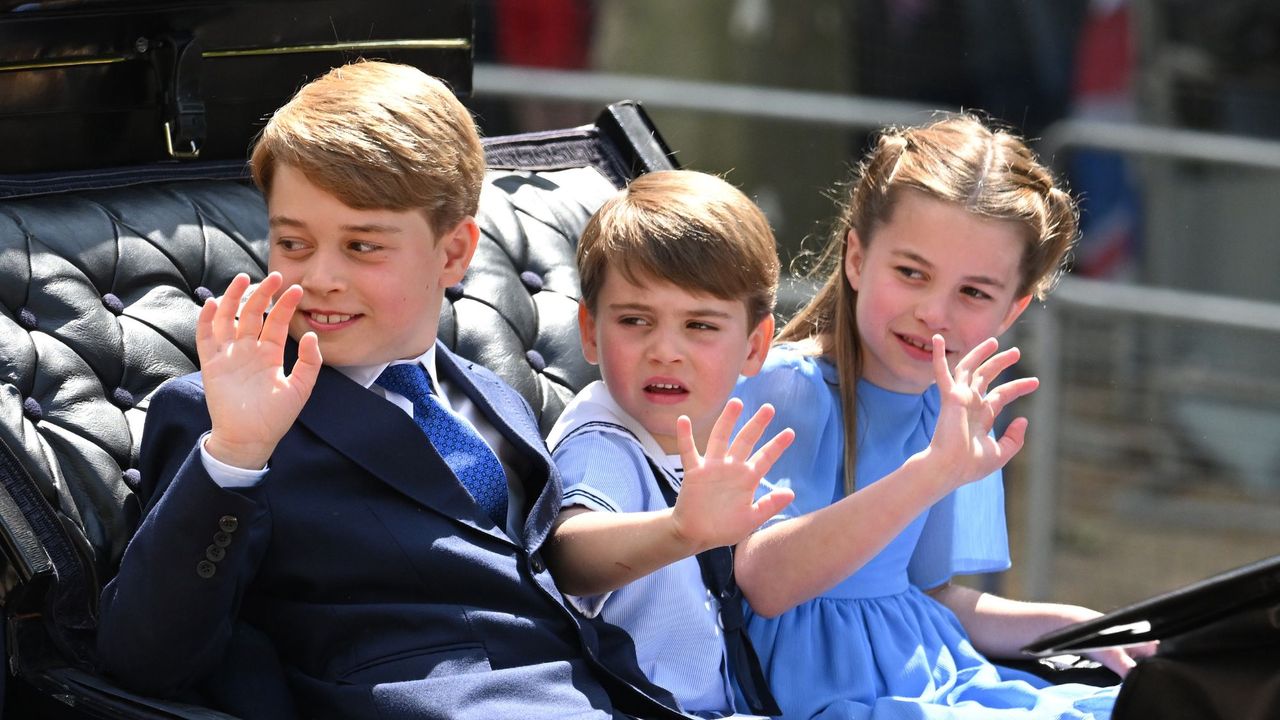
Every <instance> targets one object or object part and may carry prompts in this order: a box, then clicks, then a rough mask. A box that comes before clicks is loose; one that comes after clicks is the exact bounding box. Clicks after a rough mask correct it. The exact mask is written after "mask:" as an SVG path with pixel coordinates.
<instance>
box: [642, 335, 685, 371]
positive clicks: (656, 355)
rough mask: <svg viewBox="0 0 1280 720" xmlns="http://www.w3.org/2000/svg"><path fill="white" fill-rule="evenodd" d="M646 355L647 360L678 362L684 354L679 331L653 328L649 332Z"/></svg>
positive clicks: (665, 362)
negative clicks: (647, 356)
mask: <svg viewBox="0 0 1280 720" xmlns="http://www.w3.org/2000/svg"><path fill="white" fill-rule="evenodd" d="M648 355H649V360H650V361H652V362H656V363H662V364H671V363H674V362H678V361H679V360H680V359H681V358H682V357H683V356H684V354H683V350H682V349H681V342H680V337H679V333H676V332H673V331H671V330H667V329H664V328H655V329H654V330H653V331H652V332H651V333H649V344H648Z"/></svg>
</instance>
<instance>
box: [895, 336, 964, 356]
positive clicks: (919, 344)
mask: <svg viewBox="0 0 1280 720" xmlns="http://www.w3.org/2000/svg"><path fill="white" fill-rule="evenodd" d="M894 337H896V338H898V342H900V343H902V344H903V345H905V346H906V347H907V351H908V353H909V354H911V355H913V356H920V357H922V358H923V359H927V360H932V359H933V340H932V338H920V337H918V336H915V335H903V334H901V333H894ZM945 353H946V357H948V358H950V357H954V356H955V350H952V349H951V348H950V347H948V348H947V349H946V351H945Z"/></svg>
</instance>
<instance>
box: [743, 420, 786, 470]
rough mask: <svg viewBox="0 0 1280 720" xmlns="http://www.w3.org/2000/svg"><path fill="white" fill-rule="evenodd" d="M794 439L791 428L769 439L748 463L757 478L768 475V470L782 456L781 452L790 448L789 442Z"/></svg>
mask: <svg viewBox="0 0 1280 720" xmlns="http://www.w3.org/2000/svg"><path fill="white" fill-rule="evenodd" d="M795 439H796V432H795V431H794V430H792V429H791V428H787V429H785V430H783V431H782V432H780V433H778V434H777V435H774V436H773V437H771V438H769V442H767V443H765V444H764V445H762V446H761V447H760V449H759V450H757V451H756V454H755V455H752V456H751V460H750V461H749V463H750V465H751V468H752V469H753V470H755V472H756V474H757V475H758V476H759V477H764V476H765V475H767V474H769V470H770V468H772V467H773V464H774V463H775V462H777V461H778V458H779V457H781V456H782V452H783V451H784V450H786V449H787V448H789V447H791V442H792V441H793V440H795Z"/></svg>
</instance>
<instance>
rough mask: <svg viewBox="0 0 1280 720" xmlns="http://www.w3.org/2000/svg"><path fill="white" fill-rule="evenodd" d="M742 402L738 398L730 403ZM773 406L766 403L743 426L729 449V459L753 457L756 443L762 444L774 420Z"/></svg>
mask: <svg viewBox="0 0 1280 720" xmlns="http://www.w3.org/2000/svg"><path fill="white" fill-rule="evenodd" d="M735 401H737V402H739V403H740V402H741V401H740V400H738V399H737V398H733V399H732V400H730V402H735ZM773 415H774V410H773V406H772V405H770V404H768V403H765V404H764V405H761V406H760V409H759V410H756V414H755V415H752V416H751V419H750V420H748V421H747V422H746V424H745V425H743V426H742V429H741V430H739V431H738V435H737V436H736V437H735V438H733V444H732V445H731V446H730V447H729V457H732V458H734V459H738V458H745V457H749V456H750V455H751V451H752V450H753V449H755V446H756V443H758V442H760V438H761V436H763V435H764V429H765V428H766V427H768V426H769V422H770V421H772V420H773Z"/></svg>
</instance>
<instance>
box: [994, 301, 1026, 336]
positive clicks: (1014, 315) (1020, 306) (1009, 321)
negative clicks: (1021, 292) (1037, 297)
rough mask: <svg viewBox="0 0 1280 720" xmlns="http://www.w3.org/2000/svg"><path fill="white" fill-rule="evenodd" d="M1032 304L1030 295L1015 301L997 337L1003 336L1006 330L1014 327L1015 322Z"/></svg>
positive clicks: (1006, 314)
mask: <svg viewBox="0 0 1280 720" xmlns="http://www.w3.org/2000/svg"><path fill="white" fill-rule="evenodd" d="M1030 304H1031V295H1030V294H1027V295H1025V296H1023V297H1020V298H1018V299H1017V300H1014V301H1013V304H1011V305H1010V306H1009V310H1008V311H1007V312H1006V313H1005V315H1004V320H1003V321H1002V322H1001V323H1000V332H998V333H996V335H1003V334H1004V331H1005V330H1008V329H1009V328H1011V327H1013V323H1014V321H1016V320H1017V319H1018V316H1019V315H1021V314H1022V313H1023V311H1025V310H1026V309H1027V306H1029V305H1030Z"/></svg>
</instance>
